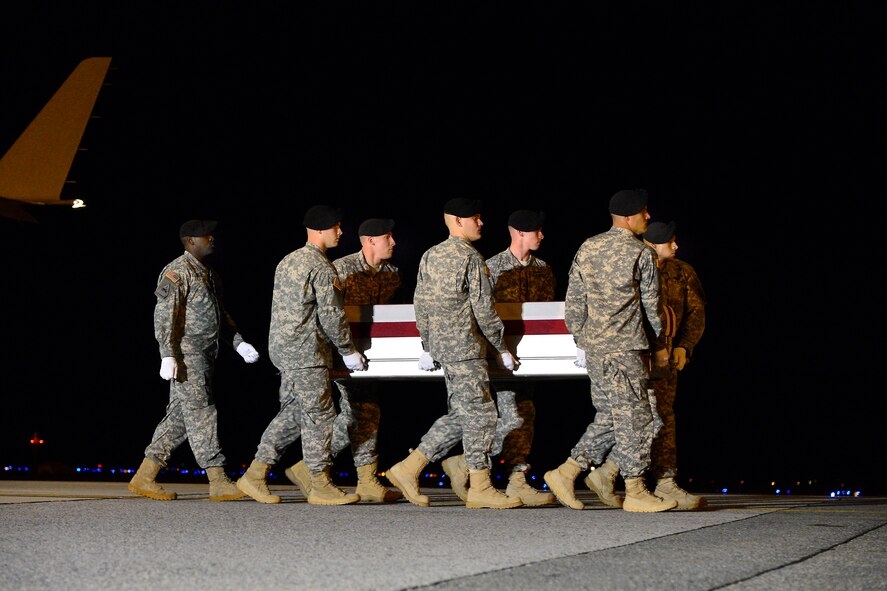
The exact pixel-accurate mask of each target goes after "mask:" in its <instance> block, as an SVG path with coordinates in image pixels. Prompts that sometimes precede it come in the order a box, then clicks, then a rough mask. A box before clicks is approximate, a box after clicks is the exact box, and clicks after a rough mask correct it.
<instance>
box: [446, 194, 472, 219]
mask: <svg viewBox="0 0 887 591" xmlns="http://www.w3.org/2000/svg"><path fill="white" fill-rule="evenodd" d="M480 206H481V200H480V199H466V198H465V197H453V198H452V199H450V200H449V201H447V202H446V204H445V205H444V213H448V214H450V215H454V216H456V217H460V218H470V217H471V216H473V215H477V214H479V213H480Z"/></svg>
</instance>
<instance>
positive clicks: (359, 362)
mask: <svg viewBox="0 0 887 591" xmlns="http://www.w3.org/2000/svg"><path fill="white" fill-rule="evenodd" d="M342 361H344V362H345V367H347V368H348V369H350V370H351V371H366V368H367V363H366V358H364V356H363V354H361V352H360V351H355V352H354V353H352V354H350V355H343V356H342Z"/></svg>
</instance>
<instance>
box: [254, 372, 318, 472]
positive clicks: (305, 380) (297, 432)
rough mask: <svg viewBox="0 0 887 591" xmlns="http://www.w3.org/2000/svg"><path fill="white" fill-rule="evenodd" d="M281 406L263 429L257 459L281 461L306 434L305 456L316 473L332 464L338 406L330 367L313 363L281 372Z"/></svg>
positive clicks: (265, 461) (267, 461)
mask: <svg viewBox="0 0 887 591" xmlns="http://www.w3.org/2000/svg"><path fill="white" fill-rule="evenodd" d="M279 397H280V410H279V411H278V412H277V416H275V417H274V418H273V419H271V423H269V424H268V427H267V428H266V429H265V432H264V433H262V439H261V441H260V442H259V448H258V450H257V451H256V459H257V460H259V461H261V462H264V463H266V464H268V465H274V464H277V462H279V461H280V458H281V456H283V454H284V452H285V451H286V450H287V448H288V447H289V446H290V445H291V444H292V443H293V442H294V441H295V440H296V439H298V438H299V437H301V438H302V459H304V460H305V465H306V466H307V467H308V470H310V471H311V472H312V473H315V474H316V473H318V472H321V471H322V470H323V469H324V468H327V467H328V466H330V465H332V463H333V462H332V453H331V445H332V435H333V421H334V420H335V418H336V409H335V408H334V406H333V394H332V388H331V386H330V374H329V370H328V369H327V368H325V367H309V368H307V369H293V370H285V371H282V372H280V392H279Z"/></svg>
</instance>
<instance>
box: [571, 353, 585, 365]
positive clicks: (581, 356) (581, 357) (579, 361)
mask: <svg viewBox="0 0 887 591" xmlns="http://www.w3.org/2000/svg"><path fill="white" fill-rule="evenodd" d="M573 365H575V366H576V367H581V368H582V369H585V351H583V350H582V349H576V361H574V362H573Z"/></svg>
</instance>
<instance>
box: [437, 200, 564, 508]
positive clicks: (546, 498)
mask: <svg viewBox="0 0 887 591" xmlns="http://www.w3.org/2000/svg"><path fill="white" fill-rule="evenodd" d="M544 219H545V216H544V214H543V213H542V212H541V211H538V212H537V211H531V210H527V209H519V210H516V211H514V212H512V213H511V215H510V216H508V234H509V236H510V237H511V243H510V244H509V246H508V248H506V249H505V250H503V251H502V252H500V253H499V254H497V255H494V256H492V257H490V258H488V259H487V261H486V264H487V268H489V269H490V274H491V275H490V279H491V281H492V284H493V295H494V299H495V300H496V302H550V301H553V300H554V294H555V289H556V282H555V278H554V273H552V271H551V267H549V266H548V264H547V263H546V262H545V261H543V260H542V259H540V258H537V257H536V256H535V255H533V254H532V253H533V252H534V251H536V250H538V249H539V246H540V245H541V244H542V240H543V238H544V236H543V234H542V222H543V221H544ZM493 385H494V387H495V388H494V389H495V392H496V406H497V408H498V410H499V420H498V421H497V422H496V434H495V436H494V438H493V448H492V453H491V455H493V456H498V455H499V454H500V453H501V454H502V460H503V462H504V463H505V466H506V469H508V470H509V471H510V474H509V476H508V486H507V487H506V489H505V494H506V496H509V497H514V498H519V499H520V500H521V502H522V503H523V504H524V505H528V506H531V507H535V506H540V505H548V504H551V503H553V502H554V500H555V499H554V495H552V494H551V493H547V492H540V491H538V490H536V489H534V488H533V487H532V486H530V485H529V484H528V483H527V479H526V472H527V470H529V469H530V464H528V463H527V456H528V455H529V453H530V448H531V447H532V444H533V433H534V431H535V424H536V403H535V401H534V395H535V391H536V385H535V383H534V382H529V381H512V382H504V381H499V383H498V384H497V380H493ZM441 464H442V466H443V469H444V472H446V474H447V476H449V478H450V484H451V486H452V487H453V491H454V492H455V493H456V495H458V497H459V498H460V499H462V500H463V501H465V500H466V498H467V494H468V489H467V485H468V465H467V464H466V463H465V456H464V455H457V456H451V457H449V458H447V459H445V460H444V461H443V462H441Z"/></svg>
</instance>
